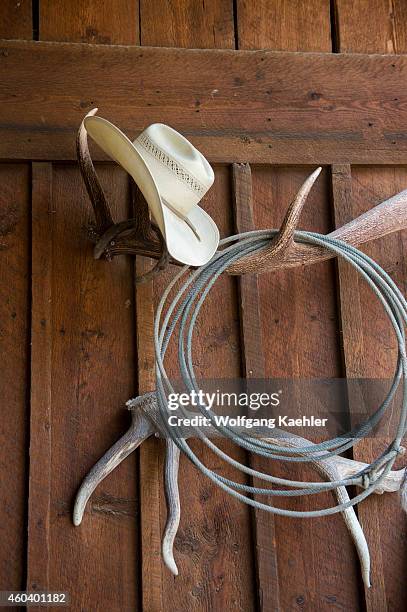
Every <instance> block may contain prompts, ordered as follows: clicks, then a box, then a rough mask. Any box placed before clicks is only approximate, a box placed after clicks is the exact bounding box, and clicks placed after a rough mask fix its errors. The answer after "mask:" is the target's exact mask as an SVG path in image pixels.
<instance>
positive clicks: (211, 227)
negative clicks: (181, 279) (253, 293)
mask: <svg viewBox="0 0 407 612" xmlns="http://www.w3.org/2000/svg"><path fill="white" fill-rule="evenodd" d="M84 125H85V128H86V131H87V132H88V134H89V135H90V136H91V138H92V140H94V141H95V142H96V143H97V144H98V145H99V147H100V148H101V149H102V150H103V151H104V152H105V153H106V154H107V155H109V157H111V158H112V159H114V160H115V161H116V162H117V163H118V164H119V165H120V166H122V167H123V168H124V169H125V170H126V172H128V173H129V174H130V176H131V177H132V178H133V179H134V181H135V183H136V184H137V185H138V187H139V188H140V191H141V192H142V194H143V196H144V198H145V200H146V202H147V204H148V206H149V208H150V210H151V213H152V215H153V217H154V220H155V221H156V223H157V225H158V227H159V228H160V231H161V233H162V235H163V237H164V240H165V242H166V245H167V249H168V252H169V254H170V255H171V257H173V258H174V259H176V260H177V261H179V262H181V263H185V264H188V265H190V266H202V265H204V264H206V263H207V262H208V261H209V260H210V259H211V257H212V256H213V255H214V254H215V252H216V249H217V248H218V244H219V230H218V228H217V226H216V224H215V222H214V221H213V219H211V217H210V216H209V215H208V214H207V213H206V212H205V211H204V210H203V209H202V208H200V207H199V206H197V205H195V206H194V207H193V208H192V209H191V211H190V212H189V214H188V219H189V220H190V221H191V223H192V224H193V226H194V227H195V229H196V231H197V233H198V236H199V238H198V236H196V235H195V233H194V232H193V230H192V229H191V228H190V227H189V226H188V225H187V223H186V222H185V221H183V220H182V219H181V218H180V217H178V216H177V215H176V214H175V213H174V212H172V210H171V209H170V208H168V207H167V206H166V205H165V203H164V202H163V200H162V198H161V196H160V193H159V190H158V188H157V184H156V182H155V180H154V177H153V175H152V173H151V172H150V169H149V167H148V165H147V164H146V162H145V161H144V159H143V158H142V156H141V155H140V153H139V152H138V151H137V149H136V147H135V146H134V144H133V143H132V142H131V140H129V138H127V136H126V135H125V134H123V132H122V131H121V130H119V128H117V127H116V126H115V125H114V124H113V123H110V121H107V120H106V119H103V118H102V117H85V119H84Z"/></svg>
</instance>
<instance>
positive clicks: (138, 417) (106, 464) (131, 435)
mask: <svg viewBox="0 0 407 612" xmlns="http://www.w3.org/2000/svg"><path fill="white" fill-rule="evenodd" d="M154 432H155V428H154V425H153V423H151V421H150V420H149V419H148V418H147V417H146V416H145V414H144V413H143V412H142V411H141V410H137V411H136V410H133V411H132V423H131V426H130V428H129V429H128V431H127V432H126V433H125V434H124V436H122V437H121V438H120V440H118V441H117V442H116V444H114V445H113V446H112V447H111V448H110V449H109V450H108V451H107V453H105V454H104V455H103V457H102V458H101V459H99V461H98V462H97V463H96V465H95V466H94V467H93V468H92V469H91V470H90V472H89V473H88V475H87V476H86V477H85V479H84V480H83V482H82V484H81V486H80V488H79V491H78V493H77V495H76V499H75V506H74V511H73V522H74V525H76V526H77V525H80V524H81V522H82V517H83V513H84V511H85V507H86V504H87V502H88V499H89V498H90V496H91V495H92V493H93V491H94V490H95V489H96V487H97V486H98V484H99V483H101V482H102V480H103V479H104V478H106V476H107V475H108V474H110V472H111V471H112V470H114V468H115V467H117V466H118V465H119V463H121V462H122V461H123V460H124V459H126V457H128V456H129V455H130V453H132V452H133V451H134V450H135V449H136V448H137V447H138V446H140V444H141V443H142V442H143V441H144V440H146V439H147V438H148V437H149V436H151V435H152V434H153V433H154Z"/></svg>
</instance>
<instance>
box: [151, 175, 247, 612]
mask: <svg viewBox="0 0 407 612" xmlns="http://www.w3.org/2000/svg"><path fill="white" fill-rule="evenodd" d="M215 177H216V178H215V183H214V186H213V187H212V189H211V190H210V191H209V192H208V194H207V195H206V196H205V201H204V203H203V206H204V207H205V210H207V211H208V213H209V214H210V215H211V216H212V218H213V219H214V220H215V222H216V223H217V225H218V227H219V229H220V232H221V234H222V235H228V234H230V233H231V232H232V231H233V214H232V205H231V199H230V196H231V194H230V174H229V168H228V167H226V166H219V167H215ZM220 203H221V204H220ZM173 274H174V270H173V269H170V270H169V271H168V272H166V273H164V274H163V275H162V276H161V277H159V278H158V279H157V280H156V281H155V282H154V296H155V303H156V304H157V301H158V300H159V299H160V297H161V295H162V292H163V290H164V288H165V287H166V286H167V283H168V282H169V280H170V279H171V278H173ZM176 351H177V345H176V341H175V339H174V342H172V343H171V345H170V347H169V348H168V352H167V356H166V360H165V363H166V367H167V368H168V372H169V374H170V376H171V377H172V378H173V380H178V379H179V372H178V368H177V366H176V363H177V361H176ZM193 363H194V366H195V372H196V376H197V378H198V380H200V381H203V386H204V388H208V384H209V381H211V380H212V381H216V380H219V384H220V385H221V384H222V380H223V379H230V378H237V377H239V376H240V374H241V356H240V329H239V313H238V306H237V291H236V281H235V279H233V278H231V277H227V276H222V277H221V278H220V279H219V280H218V282H217V283H216V284H215V286H214V287H213V289H212V291H211V293H210V295H209V296H208V299H207V300H206V301H205V304H204V305H203V307H202V310H201V312H200V315H199V317H198V320H197V323H196V326H195V333H194V341H193ZM205 381H207V382H206V383H205ZM212 386H213V384H212ZM191 445H192V447H193V449H194V451H195V452H196V453H197V454H198V456H199V457H200V458H201V460H202V461H203V462H204V463H205V464H206V465H208V466H209V467H210V468H212V469H214V470H216V471H217V472H218V473H219V474H222V475H223V476H225V477H226V478H235V479H236V478H242V475H239V474H236V471H235V470H234V469H232V468H231V467H230V466H229V465H226V464H225V463H224V462H222V461H221V460H220V459H219V458H218V457H216V456H215V455H214V454H213V453H212V452H211V451H209V450H208V449H207V448H206V447H204V446H203V445H202V444H200V443H198V441H197V440H191ZM220 446H221V448H222V449H223V450H225V451H226V452H229V453H231V454H232V456H233V457H234V458H236V459H238V460H240V461H245V460H246V456H245V453H243V452H242V451H241V450H240V449H238V448H236V447H235V446H234V445H231V444H230V443H228V444H227V443H225V442H223V441H221V442H220ZM179 481H180V497H181V522H180V526H179V530H178V535H177V538H176V539H175V558H176V561H177V564H178V568H179V576H178V577H177V578H176V579H175V580H174V578H173V577H172V576H171V575H170V574H169V572H168V571H166V570H164V574H163V600H164V602H166V606H167V609H169V610H182V611H184V610H185V611H186V610H191V609H192V610H197V611H198V610H222V609H224V608H228V609H236V610H239V609H241V610H245V611H246V610H247V611H251V610H254V609H255V608H256V592H255V588H256V587H255V561H254V551H253V547H252V524H251V513H250V509H249V508H248V507H247V506H246V505H244V504H242V503H240V502H239V501H237V500H235V499H234V498H232V497H231V496H229V495H225V493H224V492H223V491H222V490H220V489H219V488H218V487H216V486H215V485H213V484H212V483H211V482H210V481H209V480H208V478H206V477H205V476H204V475H202V474H201V473H200V472H198V471H197V470H196V469H195V468H194V467H193V465H192V464H191V463H190V462H189V461H187V460H186V458H185V457H184V456H182V457H181V461H180V473H179ZM244 482H246V481H245V480H244ZM161 495H163V490H162V489H161ZM160 508H162V509H164V503H163V501H162V502H161V505H160ZM164 518H165V514H164V513H162V515H161V524H162V525H163V521H164Z"/></svg>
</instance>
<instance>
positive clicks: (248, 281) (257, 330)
mask: <svg viewBox="0 0 407 612" xmlns="http://www.w3.org/2000/svg"><path fill="white" fill-rule="evenodd" d="M232 181H233V190H232V191H233V208H234V216H235V230H236V232H249V231H251V230H253V229H255V225H254V218H253V197H252V175H251V169H250V166H249V164H233V166H232ZM238 289H239V294H238V297H239V306H240V313H239V314H240V330H241V348H240V350H241V356H242V370H243V371H242V376H243V377H244V378H246V379H247V380H248V381H250V379H258V380H259V379H260V380H261V379H265V378H266V366H265V358H264V350H263V337H262V328H261V327H262V326H261V316H260V296H259V285H258V278H257V276H256V275H255V274H249V275H247V276H242V277H240V278H239V279H238ZM249 384H250V383H249ZM249 464H250V467H251V468H253V469H255V470H258V471H260V472H261V471H263V472H264V473H267V471H268V469H269V467H270V466H269V465H268V462H267V460H266V459H264V458H262V457H258V456H254V455H253V456H251V455H250V457H249ZM251 480H252V482H251V484H252V486H257V487H262V486H263V483H262V482H261V481H259V480H257V481H256V480H255V479H251ZM258 500H259V501H260V502H261V501H263V500H262V498H261V496H259V497H258ZM252 513H253V526H254V544H255V547H256V548H255V561H256V572H257V576H256V578H257V580H256V584H257V589H258V593H257V596H258V605H259V607H260V609H261V610H279V609H280V585H279V580H278V561H277V550H276V527H275V518H274V515H273V514H269V513H267V514H266V513H264V512H262V511H261V510H258V509H257V510H256V509H254V510H253V511H252Z"/></svg>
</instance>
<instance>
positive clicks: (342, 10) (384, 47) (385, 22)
mask: <svg viewBox="0 0 407 612" xmlns="http://www.w3.org/2000/svg"><path fill="white" fill-rule="evenodd" d="M335 4H336V17H337V29H338V33H339V45H340V48H339V51H340V52H341V53H405V52H406V50H407V37H406V34H407V5H406V3H405V2H404V0H390V1H389V0H359V1H358V2H353V1H352V0H335Z"/></svg>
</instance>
